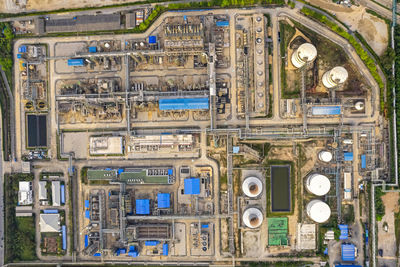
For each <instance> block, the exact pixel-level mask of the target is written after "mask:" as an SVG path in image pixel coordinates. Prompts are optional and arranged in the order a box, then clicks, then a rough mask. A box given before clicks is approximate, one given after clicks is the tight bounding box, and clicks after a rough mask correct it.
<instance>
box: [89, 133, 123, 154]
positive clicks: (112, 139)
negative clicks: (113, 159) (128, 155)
mask: <svg viewBox="0 0 400 267" xmlns="http://www.w3.org/2000/svg"><path fill="white" fill-rule="evenodd" d="M89 152H90V155H122V154H123V153H124V149H123V138H122V137H121V136H104V137H103V136H99V137H95V136H92V137H90V138H89Z"/></svg>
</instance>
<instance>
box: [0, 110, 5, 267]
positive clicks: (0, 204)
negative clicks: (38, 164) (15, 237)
mask: <svg viewBox="0 0 400 267" xmlns="http://www.w3.org/2000/svg"><path fill="white" fill-rule="evenodd" d="M1 121H2V117H1V112H0V125H2V123H1ZM1 131H2V129H0V133H1ZM2 137H3V136H2V134H0V148H2V147H3V143H2ZM3 186H4V170H3V149H0V266H3V265H4V219H5V218H4V195H3V190H4V189H3Z"/></svg>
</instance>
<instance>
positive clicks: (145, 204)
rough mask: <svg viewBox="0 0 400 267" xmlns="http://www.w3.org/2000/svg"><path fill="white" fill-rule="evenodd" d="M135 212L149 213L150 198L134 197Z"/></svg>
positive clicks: (139, 213) (140, 213)
mask: <svg viewBox="0 0 400 267" xmlns="http://www.w3.org/2000/svg"><path fill="white" fill-rule="evenodd" d="M136 214H138V215H148V214H150V200H149V199H136Z"/></svg>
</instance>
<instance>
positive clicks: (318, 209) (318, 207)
mask: <svg viewBox="0 0 400 267" xmlns="http://www.w3.org/2000/svg"><path fill="white" fill-rule="evenodd" d="M307 215H308V217H310V218H311V219H312V220H313V221H315V222H317V223H323V222H326V221H327V220H328V219H329V217H330V216H331V208H329V206H328V204H326V203H325V202H323V201H321V200H318V199H314V200H311V201H310V203H308V205H307Z"/></svg>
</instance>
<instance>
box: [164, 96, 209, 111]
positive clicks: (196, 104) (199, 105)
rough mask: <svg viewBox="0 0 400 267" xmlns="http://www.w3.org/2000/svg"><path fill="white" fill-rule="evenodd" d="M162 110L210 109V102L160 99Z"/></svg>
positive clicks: (202, 99)
mask: <svg viewBox="0 0 400 267" xmlns="http://www.w3.org/2000/svg"><path fill="white" fill-rule="evenodd" d="M159 108H160V110H198V109H205V110H207V109H209V100H208V98H206V97H203V98H176V99H160V101H159Z"/></svg>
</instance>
